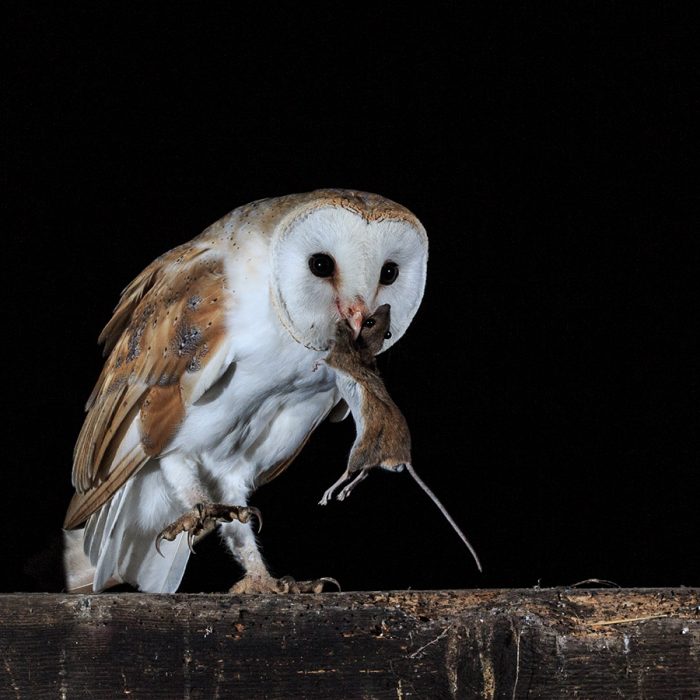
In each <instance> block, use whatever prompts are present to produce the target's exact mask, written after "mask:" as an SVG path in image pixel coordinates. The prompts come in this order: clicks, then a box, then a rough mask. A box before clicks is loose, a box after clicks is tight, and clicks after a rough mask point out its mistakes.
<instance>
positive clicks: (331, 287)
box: [271, 205, 428, 350]
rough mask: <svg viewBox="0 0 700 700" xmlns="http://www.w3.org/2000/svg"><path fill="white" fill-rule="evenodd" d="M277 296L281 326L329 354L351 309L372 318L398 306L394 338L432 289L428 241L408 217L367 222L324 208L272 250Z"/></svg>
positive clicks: (286, 227)
mask: <svg viewBox="0 0 700 700" xmlns="http://www.w3.org/2000/svg"><path fill="white" fill-rule="evenodd" d="M271 254H272V295H273V300H274V302H275V306H276V308H277V311H278V314H279V317H280V320H281V322H282V324H283V325H284V326H285V328H286V329H287V330H288V331H289V333H290V334H291V335H292V337H294V338H295V339H296V340H297V341H298V342H300V343H302V344H304V345H305V346H307V347H309V348H312V349H315V350H325V349H327V348H328V344H329V340H330V339H331V338H332V337H333V335H334V331H335V323H336V322H337V321H338V319H340V318H341V317H342V313H343V311H344V310H346V309H347V308H348V307H349V306H353V305H356V306H359V307H362V308H364V309H365V310H366V311H367V312H368V314H367V315H369V313H371V312H373V311H374V310H375V309H376V308H377V307H378V306H380V305H381V304H390V305H391V328H390V331H391V338H389V339H388V340H386V341H385V343H384V349H386V348H388V347H390V346H391V345H392V344H393V343H395V342H396V341H397V340H398V339H399V338H400V337H401V336H402V335H403V334H404V333H405V331H406V329H407V328H408V325H409V324H410V322H411V320H412V319H413V316H414V315H415V313H416V311H417V310H418V306H419V305H420V302H421V299H422V298H423V290H424V288H425V276H426V266H427V260H428V241H427V237H426V235H425V231H424V230H423V228H422V227H420V224H415V223H414V222H413V221H410V220H408V219H404V218H396V219H390V218H385V219H382V218H378V219H376V220H372V219H370V220H367V219H365V218H363V217H362V216H361V215H360V214H358V213H356V212H354V211H351V210H348V209H345V208H342V207H338V206H331V205H329V206H323V207H321V208H317V209H314V210H312V211H311V212H308V213H302V214H300V215H297V216H296V217H294V218H291V219H290V220H287V221H285V222H282V224H281V225H280V227H279V230H278V231H276V232H275V236H274V240H273V243H272V251H271Z"/></svg>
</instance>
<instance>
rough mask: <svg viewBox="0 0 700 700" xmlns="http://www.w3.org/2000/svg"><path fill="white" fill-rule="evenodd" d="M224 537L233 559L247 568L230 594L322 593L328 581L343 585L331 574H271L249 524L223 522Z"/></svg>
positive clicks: (337, 585) (222, 532)
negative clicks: (304, 576)
mask: <svg viewBox="0 0 700 700" xmlns="http://www.w3.org/2000/svg"><path fill="white" fill-rule="evenodd" d="M221 536H222V539H223V540H224V542H225V543H226V545H227V546H228V548H229V549H230V551H231V553H232V554H233V557H234V559H235V560H236V561H237V562H238V563H239V564H240V565H241V566H242V567H243V569H244V570H245V576H244V577H243V578H242V579H241V580H240V581H238V582H237V583H236V584H234V585H233V586H232V587H231V589H230V592H231V593H235V594H239V595H240V594H244V593H320V592H321V591H322V590H323V589H324V587H325V585H326V584H327V583H331V584H333V585H334V586H336V587H337V588H338V590H340V584H339V583H338V582H337V581H336V580H335V579H333V578H329V577H323V578H319V579H315V580H313V581H295V580H294V579H293V578H292V577H291V576H283V577H281V578H275V577H274V576H272V575H271V574H270V572H269V571H268V568H267V565H266V564H265V561H264V560H263V557H262V554H261V553H260V550H259V548H258V543H257V541H256V539H255V533H254V532H253V530H252V529H251V526H250V523H242V522H236V521H234V522H231V523H224V524H223V525H222V526H221Z"/></svg>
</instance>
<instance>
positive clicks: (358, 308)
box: [338, 297, 371, 338]
mask: <svg viewBox="0 0 700 700" xmlns="http://www.w3.org/2000/svg"><path fill="white" fill-rule="evenodd" d="M338 310H339V311H340V315H341V316H342V317H343V318H344V319H345V320H346V321H347V322H348V324H349V326H350V328H352V332H353V335H354V336H355V338H357V336H358V335H360V330H361V329H362V324H363V322H364V320H365V319H366V318H367V317H368V316H371V312H370V310H369V309H368V308H367V305H366V304H365V302H364V300H362V299H360V298H359V297H358V298H356V299H354V300H353V301H352V302H351V303H349V304H340V303H338Z"/></svg>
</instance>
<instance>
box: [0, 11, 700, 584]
mask: <svg viewBox="0 0 700 700" xmlns="http://www.w3.org/2000/svg"><path fill="white" fill-rule="evenodd" d="M146 5H147V6H146ZM294 5H295V6H294V9H293V10H292V9H287V10H282V9H280V8H278V7H275V6H274V5H273V4H270V5H269V6H261V7H259V8H258V9H257V10H253V9H251V8H250V7H248V8H246V7H244V6H243V5H241V4H240V3H231V9H230V11H229V12H228V13H221V14H214V12H213V11H212V10H211V8H209V9H207V10H204V11H203V10H202V9H198V7H197V6H195V4H189V6H188V8H187V9H179V10H176V9H175V8H174V6H173V5H172V4H167V5H165V4H164V5H163V6H162V7H160V8H158V7H157V6H156V5H153V4H150V3H141V4H136V3H134V4H131V5H128V6H122V5H121V4H117V3H100V2H94V3H89V4H88V3H85V4H84V6H83V7H82V8H80V7H75V6H74V5H71V7H70V8H69V9H68V8H63V9H57V8H54V9H51V10H49V9H47V8H46V7H41V8H39V7H32V6H30V5H28V4H27V3H22V5H18V8H19V9H17V10H16V11H15V12H13V13H12V14H11V16H10V21H9V23H8V24H7V26H6V31H8V42H7V47H8V49H9V52H8V67H9V71H8V73H9V78H10V79H9V82H8V84H7V88H6V93H5V98H6V99H5V104H6V113H5V114H6V117H7V118H8V125H7V128H5V129H3V132H4V146H5V150H6V154H7V157H6V158H5V159H4V169H5V175H4V179H5V187H4V191H5V195H6V197H7V201H6V204H5V206H4V215H3V219H4V221H5V224H4V236H3V266H2V267H3V270H4V274H5V276H6V278H5V279H6V284H5V286H4V289H5V302H4V310H5V314H4V324H3V325H4V342H3V355H4V361H5V362H4V365H5V366H4V376H5V381H4V387H5V391H4V392H3V404H4V409H5V410H4V413H5V419H4V420H3V423H4V425H5V428H6V429H7V435H6V437H5V440H4V446H5V450H4V454H3V474H4V475H5V486H6V488H5V489H3V492H4V495H5V499H4V508H3V513H4V518H3V520H4V527H3V530H4V535H3V537H2V547H3V550H5V551H4V552H3V555H4V556H3V561H5V562H6V566H5V573H4V574H3V576H2V588H3V590H60V589H61V586H62V581H61V573H60V564H59V561H58V559H57V554H58V547H59V534H60V526H61V522H62V518H63V515H64V512H65V508H66V506H67V503H68V501H69V499H70V496H71V492H72V491H71V485H70V471H71V452H72V448H73V444H74V442H75V438H76V436H77V434H78V431H79V429H80V425H81V422H82V417H83V413H82V407H83V404H84V401H85V399H86V397H87V396H88V394H89V392H90V390H91V388H92V384H93V382H94V381H95V379H96V377H97V374H98V372H99V369H100V366H101V355H100V351H99V349H98V347H97V346H96V338H97V335H98V333H99V331H100V330H101V328H102V326H103V325H104V323H105V322H106V321H107V319H108V318H109V316H110V313H111V310H112V308H113V307H114V305H115V303H116V301H117V298H118V295H119V292H120V291H121V289H122V288H123V287H124V286H125V285H126V284H127V283H128V282H129V281H130V280H131V279H132V278H133V277H134V276H135V275H136V274H137V273H138V272H140V270H141V269H143V268H144V267H145V266H146V265H147V264H148V263H149V262H150V261H151V260H152V259H153V258H155V257H156V256H157V255H159V254H161V253H162V252H164V251H165V250H167V249H169V248H171V247H173V246H175V245H177V244H179V243H181V242H184V241H186V240H188V239H189V238H191V237H193V236H194V235H196V234H197V233H199V232H200V231H201V230H202V229H203V228H205V227H206V226H207V225H208V224H210V223H212V222H213V221H214V220H216V219H218V218H219V217H221V216H222V215H223V214H225V213H226V212H227V211H229V210H231V209H233V208H234V207H236V206H238V205H240V204H243V203H246V202H248V201H251V200H253V199H258V198H261V197H266V196H275V195H281V194H287V193H290V192H301V191H306V190H310V189H314V188H317V187H326V186H338V187H351V188H357V189H362V190H367V191H373V192H378V193H380V194H383V195H385V196H388V197H390V198H392V199H394V200H396V201H398V202H401V203H402V204H404V205H405V206H407V207H409V208H410V209H411V210H412V211H414V213H415V214H416V215H417V216H418V217H419V218H420V219H421V220H422V222H423V223H424V225H425V226H426V228H427V230H428V234H429V237H430V245H431V249H430V262H429V274H428V285H427V290H426V296H425V299H424V302H423V305H422V307H421V310H420V312H419V314H418V316H417V317H416V320H415V322H414V323H413V325H412V327H411V329H410V330H409V332H408V333H407V335H406V337H405V338H404V339H403V340H402V341H401V343H399V344H398V345H397V346H396V347H395V348H393V349H392V350H391V351H389V352H388V353H387V354H386V356H384V357H383V358H382V362H381V369H382V372H383V374H384V377H385V380H386V383H387V385H388V387H389V390H390V391H391V393H392V395H393V397H394V399H395V400H396V402H397V403H398V404H399V406H401V408H402V409H403V411H404V413H405V415H406V417H407V419H408V421H409V424H410V426H411V428H412V435H413V443H414V449H413V456H414V464H415V466H416V469H417V471H418V472H419V473H420V474H421V475H422V476H423V478H424V479H425V480H426V481H427V482H428V484H430V485H431V486H432V488H433V489H434V491H435V492H436V493H437V494H438V495H439V497H440V498H441V499H442V500H443V502H444V503H445V505H446V506H447V508H448V509H449V510H450V512H451V513H452V515H453V516H454V517H455V519H456V520H457V521H458V522H459V523H460V525H461V526H462V528H463V529H464V530H465V531H466V533H467V535H468V536H469V537H470V539H471V541H472V542H473V544H474V546H475V547H476V549H477V550H478V552H479V554H480V556H481V558H482V561H483V563H484V567H485V572H484V574H483V575H479V574H478V573H477V572H476V569H475V567H474V565H473V563H472V561H471V559H470V557H469V555H468V553H467V551H466V550H465V549H464V548H463V547H462V545H461V543H460V542H459V540H458V539H457V537H456V536H455V535H454V533H453V532H452V531H451V529H450V528H449V526H448V525H447V523H446V522H444V521H443V520H442V518H441V516H440V515H439V513H438V512H437V510H436V509H435V508H434V506H433V505H432V504H431V503H430V502H429V501H428V500H427V499H426V497H425V496H424V495H423V494H422V493H421V492H420V491H419V490H418V488H417V486H416V485H415V484H414V483H412V482H411V481H410V479H409V477H408V476H407V475H406V474H402V475H391V474H384V473H375V474H372V475H371V477H370V478H369V479H368V480H367V481H366V482H365V483H364V484H362V486H361V487H359V488H358V489H357V490H356V491H355V492H354V493H353V495H352V497H351V498H350V499H349V500H348V501H346V502H344V503H333V504H331V505H329V506H327V507H325V508H322V507H320V506H318V505H317V502H318V499H319V498H320V496H321V494H322V493H323V491H324V490H325V489H326V488H327V487H328V486H329V485H330V484H331V483H332V482H333V481H334V480H335V479H336V478H337V477H338V476H339V475H340V473H341V472H342V470H343V468H344V465H345V460H346V456H347V452H348V450H349V447H350V445H351V443H352V439H353V436H354V428H353V425H352V423H351V422H350V421H348V422H346V423H345V424H342V425H324V426H322V428H320V429H319V431H318V432H317V434H316V435H315V437H314V438H313V439H312V441H311V443H310V444H309V445H308V446H307V448H306V449H305V450H304V452H303V454H302V455H301V456H300V457H299V458H298V460H297V461H296V462H295V463H294V464H293V465H292V466H291V467H290V468H289V469H288V470H287V472H285V473H284V474H283V475H282V476H281V477H280V478H278V479H277V480H276V481H274V482H273V483H271V484H270V485H268V486H265V487H264V488H262V489H261V490H260V491H259V492H258V493H257V494H256V495H255V496H254V499H253V502H254V504H256V505H258V506H259V507H260V508H261V509H262V510H263V513H264V515H265V529H264V530H263V533H262V543H263V548H264V553H265V555H266V557H267V559H268V561H269V562H270V564H271V566H272V568H273V571H274V572H275V573H277V574H279V575H282V574H293V575H295V576H296V577H298V578H309V577H315V576H320V575H327V576H334V577H336V578H338V579H339V580H340V582H341V583H342V584H343V586H344V588H346V589H349V590H352V589H360V590H362V589H370V590H371V589H385V588H409V587H410V588H448V587H458V588H461V587H496V586H497V587H500V586H504V587H516V586H526V587H527V586H534V585H538V584H539V585H542V586H551V585H566V584H573V583H575V582H578V581H580V580H582V579H589V578H598V579H609V580H613V581H615V582H616V583H618V584H620V585H623V586H657V585H661V586H665V585H679V584H685V585H691V584H698V583H700V576H699V573H700V563H699V557H698V546H697V545H698V539H697V538H698V527H697V522H698V518H697V512H696V511H697V491H698V477H697V470H698V441H697V428H698V425H699V422H698V399H699V398H700V397H699V396H698V393H699V392H698V374H697V364H696V360H697V355H696V354H695V352H694V349H693V348H692V347H691V337H692V334H693V332H694V330H695V327H696V326H697V322H698V315H697V313H696V311H695V305H694V304H693V303H692V301H691V300H692V295H693V291H692V290H693V287H694V284H695V283H696V282H697V271H698V260H697V258H696V257H694V256H693V254H692V252H691V241H692V239H693V238H694V237H695V236H696V232H697V221H696V220H695V219H694V218H693V217H691V215H690V211H691V207H690V206H689V205H690V204H691V201H692V200H694V199H695V198H696V195H697V179H696V178H695V177H694V174H693V173H692V172H691V170H692V168H691V166H692V165H693V162H694V157H693V155H692V153H693V150H692V140H693V137H694V136H695V135H696V134H695V133H694V132H695V130H696V124H697V120H698V111H697V106H698V99H697V96H696V95H694V94H693V93H692V89H693V87H694V86H695V85H696V84H697V79H698V71H697V63H696V62H695V61H694V59H693V55H692V51H691V48H692V46H693V44H694V43H695V42H696V40H697V29H698V28H697V26H696V25H694V24H693V22H692V21H691V19H690V18H689V17H686V16H684V14H683V12H682V10H681V9H679V6H676V5H673V9H669V8H667V7H666V6H665V4H663V6H662V4H661V3H658V7H657V8H656V9H655V10H648V9H647V10H643V9H642V7H641V6H640V5H639V4H638V3H635V4H630V5H629V6H628V7H627V8H624V7H623V6H622V5H620V4H618V3H600V4H597V3H582V4H581V5H574V4H571V3H557V4H556V9H552V8H549V9H547V10H543V9H541V8H539V7H537V5H536V4H532V3H527V4H526V3H523V4H515V3H514V4H512V5H511V6H500V7H501V9H500V10H498V11H496V10H493V9H489V10H486V9H466V10H465V9H463V10H461V11H459V12H458V11H457V10H456V9H455V7H456V6H455V5H451V4H450V5H443V6H440V5H439V4H435V3H431V4H430V9H429V8H426V7H422V6H419V7H417V8H416V10H415V12H411V11H409V10H403V11H402V12H401V13H400V14H398V15H397V14H396V13H395V12H394V11H393V10H390V9H389V8H387V7H383V8H382V7H373V8H369V7H366V8H363V7H361V6H358V5H356V4H354V3H353V4H350V5H347V4H340V3H338V4H337V5H334V4H332V3H331V4H328V5H327V6H326V7H325V9H324V10H318V9H311V8H306V9H305V8H304V7H303V5H304V4H303V3H295V4H294ZM201 7H204V6H201ZM441 7H442V9H440V8H441ZM681 7H682V6H681ZM290 8H291V6H290ZM7 276H9V280H7ZM8 311H9V315H8V313H7V312H8ZM8 380H9V384H8ZM199 550H200V551H199V554H198V555H197V556H196V557H193V560H192V564H191V567H190V570H189V571H188V574H187V576H186V579H185V582H184V588H185V589H186V590H225V589H226V588H227V587H228V586H229V585H230V584H231V583H232V582H233V580H235V578H236V577H237V576H238V572H237V570H236V568H235V566H234V565H233V564H232V563H231V562H230V561H229V559H228V558H227V556H226V555H225V554H223V553H222V551H221V550H220V547H219V545H218V543H217V542H216V540H215V539H214V538H210V541H208V542H203V543H201V544H200V546H199Z"/></svg>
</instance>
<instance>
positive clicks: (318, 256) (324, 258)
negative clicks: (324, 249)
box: [309, 253, 335, 277]
mask: <svg viewBox="0 0 700 700" xmlns="http://www.w3.org/2000/svg"><path fill="white" fill-rule="evenodd" d="M309 270H311V272H313V274H314V275H316V277H330V276H331V275H332V274H333V272H334V271H335V260H333V258H332V257H331V256H330V255H327V254H326V253H314V254H313V255H312V256H311V257H310V258H309Z"/></svg>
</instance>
